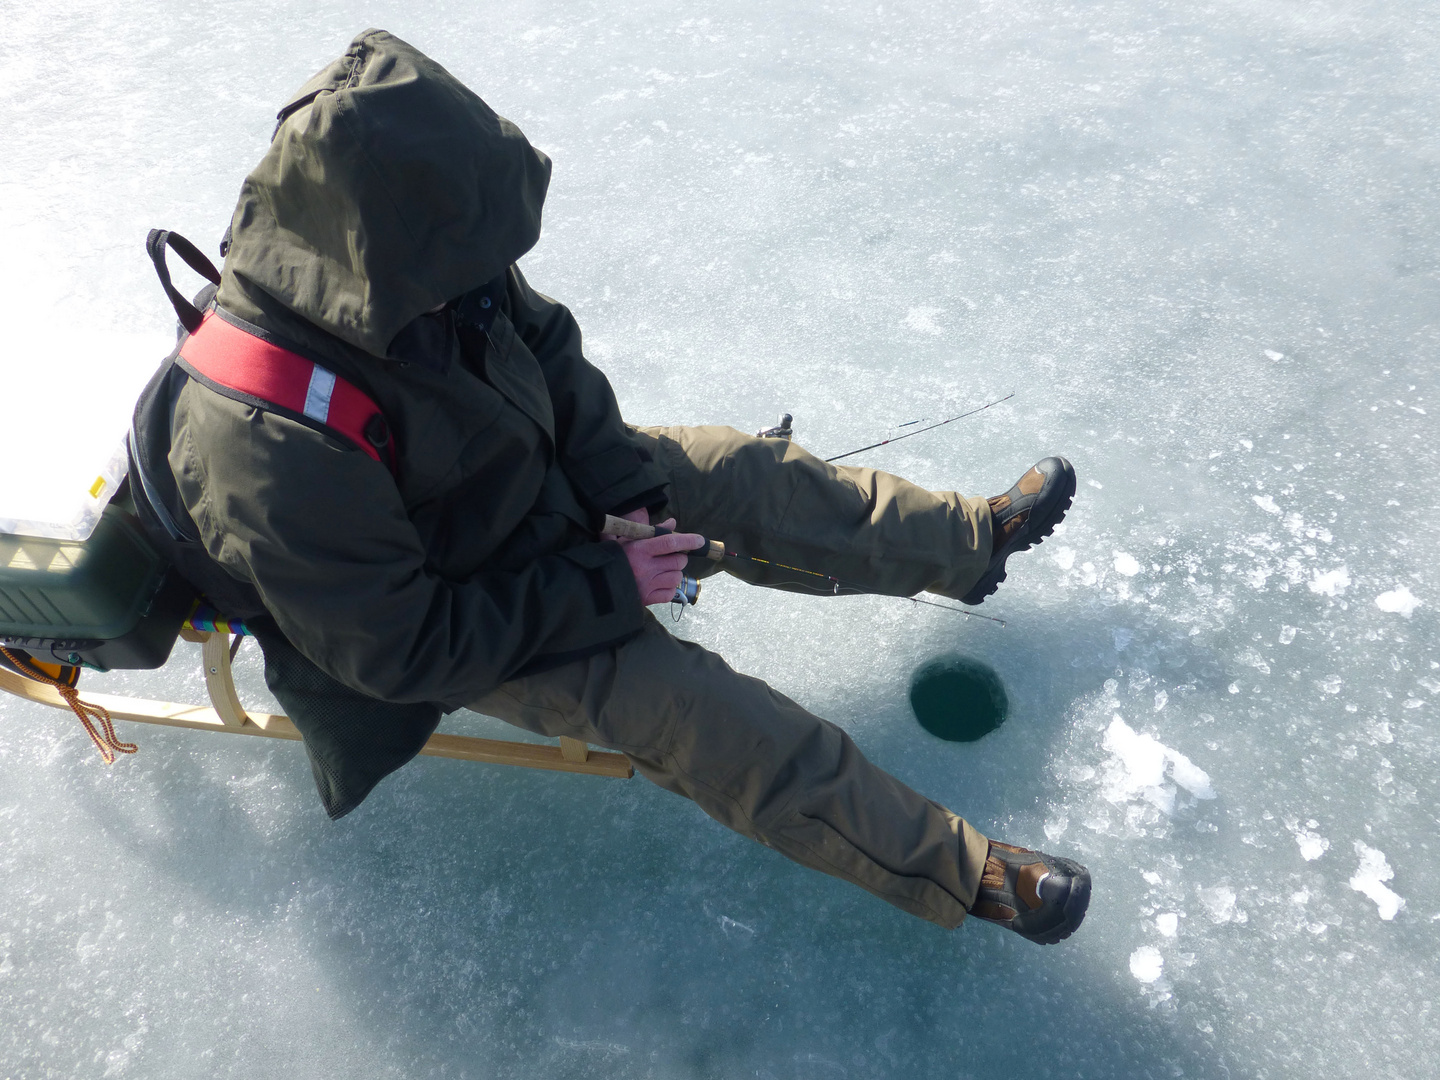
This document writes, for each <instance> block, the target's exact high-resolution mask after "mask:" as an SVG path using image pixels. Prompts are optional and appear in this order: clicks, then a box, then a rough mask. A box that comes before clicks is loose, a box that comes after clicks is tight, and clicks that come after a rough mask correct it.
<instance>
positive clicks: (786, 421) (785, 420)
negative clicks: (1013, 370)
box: [760, 390, 1015, 461]
mask: <svg viewBox="0 0 1440 1080" xmlns="http://www.w3.org/2000/svg"><path fill="white" fill-rule="evenodd" d="M1014 396H1015V392H1014V391H1013V390H1012V391H1011V392H1010V393H1008V394H1006V395H1005V396H1004V397H1002V398H996V399H995V400H994V401H992V402H990V403H989V404H988V405H981V406H980V407H979V408H978V409H971V410H970V411H969V412H963V413H960V414H958V415H956V416H952V417H950V419H948V420H941V421H940V422H939V423H938V424H931V425H929V426H928V427H922V428H920V429H918V430H916V431H907V432H906V433H905V434H904V435H896V436H894V437H892V438H889V439H881V440H880V441H879V442H876V443H871V444H870V445H869V446H862V447H860V449H858V450H847V451H845V453H843V454H836V455H835V456H834V457H827V458H826V459H825V460H826V461H840V460H841V459H842V458H847V457H854V456H855V455H856V454H863V453H864V452H865V451H866V450H874V449H875V448H876V447H880V446H889V445H890V444H891V443H897V442H899V441H900V440H901V439H909V438H911V437H913V436H915V435H923V434H925V432H927V431H934V430H935V429H936V428H939V427H944V426H945V425H946V424H953V423H954V422H955V421H956V420H964V419H965V417H967V416H974V415H975V414H976V413H982V412H984V411H985V410H986V409H990V408H994V407H995V406H996V405H999V404H1000V403H1001V402H1002V401H1009V400H1010V399H1011V398H1013V397H1014ZM790 423H791V418H790V414H789V413H786V414H785V415H784V417H782V418H781V421H780V428H784V429H785V430H786V431H787V432H789V431H790ZM918 423H920V421H919V420H911V421H910V424H918ZM910 424H901V425H900V426H901V427H909V426H910ZM780 428H766V429H765V431H763V432H761V433H760V435H761V437H762V438H766V437H769V438H782V439H788V438H789V437H790V435H789V434H783V435H782V434H781V433H780ZM772 432H773V434H770V433H772Z"/></svg>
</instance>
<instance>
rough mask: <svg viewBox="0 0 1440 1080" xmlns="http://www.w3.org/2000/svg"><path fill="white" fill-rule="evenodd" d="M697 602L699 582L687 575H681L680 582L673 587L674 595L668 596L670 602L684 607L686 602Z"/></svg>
mask: <svg viewBox="0 0 1440 1080" xmlns="http://www.w3.org/2000/svg"><path fill="white" fill-rule="evenodd" d="M699 602H700V582H698V581H696V580H695V579H694V578H693V577H690V576H689V575H682V576H681V578H680V584H679V586H677V587H676V589H675V595H674V596H672V597H671V598H670V603H672V604H679V605H680V606H681V607H684V606H685V605H686V604H698V603H699Z"/></svg>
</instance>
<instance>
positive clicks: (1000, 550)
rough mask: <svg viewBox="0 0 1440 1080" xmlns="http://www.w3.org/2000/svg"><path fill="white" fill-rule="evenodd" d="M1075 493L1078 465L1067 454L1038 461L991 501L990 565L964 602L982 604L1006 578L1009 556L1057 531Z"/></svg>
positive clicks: (962, 599)
mask: <svg viewBox="0 0 1440 1080" xmlns="http://www.w3.org/2000/svg"><path fill="white" fill-rule="evenodd" d="M1074 497H1075V469H1074V468H1073V467H1072V466H1071V464H1070V462H1068V461H1066V460H1065V459H1064V458H1063V457H1047V458H1044V459H1042V460H1040V461H1037V462H1036V463H1035V464H1034V465H1033V466H1032V467H1031V469H1030V471H1029V472H1027V473H1026V474H1025V475H1024V476H1022V477H1021V478H1020V479H1019V480H1017V481H1015V486H1014V487H1012V488H1011V489H1010V490H1009V491H1007V492H1006V493H1005V494H1004V495H996V496H995V497H994V498H992V499H990V500H988V501H989V503H990V518H991V531H992V535H993V537H994V546H993V547H992V548H991V555H990V565H989V566H988V567H986V568H985V572H984V573H983V574H981V575H980V580H979V581H977V582H976V583H975V584H974V585H973V586H972V587H971V589H970V591H969V592H967V593H966V594H965V595H964V596H962V597H961V598H960V602H961V603H962V604H979V603H981V602H983V601H984V599H985V598H986V597H987V596H989V595H990V594H991V593H993V592H994V591H995V590H996V589H997V588H999V587H1000V583H1001V582H1002V581H1004V580H1005V560H1006V559H1008V558H1009V557H1010V556H1011V555H1014V554H1015V553H1016V552H1017V551H1025V550H1026V549H1028V548H1032V547H1034V546H1035V545H1036V544H1038V543H1040V542H1041V541H1042V540H1044V539H1045V537H1047V536H1049V535H1050V534H1051V533H1052V532H1054V531H1055V526H1056V525H1059V524H1060V522H1061V521H1063V520H1064V519H1065V511H1066V510H1069V509H1070V501H1071V500H1072V499H1073V498H1074Z"/></svg>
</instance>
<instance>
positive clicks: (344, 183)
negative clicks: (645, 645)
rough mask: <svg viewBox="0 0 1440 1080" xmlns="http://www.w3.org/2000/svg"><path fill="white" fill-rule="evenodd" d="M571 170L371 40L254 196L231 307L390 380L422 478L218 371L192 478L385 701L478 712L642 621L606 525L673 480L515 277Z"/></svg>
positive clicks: (303, 93)
mask: <svg viewBox="0 0 1440 1080" xmlns="http://www.w3.org/2000/svg"><path fill="white" fill-rule="evenodd" d="M549 176H550V162H549V159H548V158H546V157H545V156H544V155H543V154H541V153H540V152H538V151H537V150H535V149H533V148H532V147H531V146H530V144H529V143H528V142H527V141H526V140H525V137H524V135H522V134H521V132H520V131H519V129H518V128H516V127H515V126H514V125H513V124H511V123H510V122H509V121H507V120H504V119H503V118H501V117H499V116H497V115H496V114H495V113H494V112H493V111H491V109H490V108H489V107H488V106H487V105H486V104H485V103H484V102H483V101H481V100H480V99H479V98H478V97H476V96H475V95H474V94H473V93H471V92H470V91H469V90H468V89H466V88H465V87H464V86H463V85H461V84H460V83H459V82H458V81H457V80H456V79H455V78H454V77H453V76H451V75H450V74H449V73H448V72H446V71H445V70H444V69H443V68H441V67H440V66H439V65H438V64H436V63H435V62H434V61H432V60H430V59H429V58H428V57H426V56H424V55H423V54H421V53H420V52H418V51H417V50H415V49H414V48H412V47H411V46H409V45H407V44H405V43H404V42H402V41H400V40H398V39H397V38H394V37H392V36H391V35H389V34H387V33H384V32H383V31H376V30H371V31H367V32H365V33H364V34H362V35H360V36H359V37H357V38H356V39H355V41H354V42H353V43H352V44H351V46H350V48H349V50H348V51H347V52H346V53H345V55H344V56H343V57H341V58H340V59H339V60H337V61H336V62H335V63H333V64H331V65H330V66H329V67H327V68H326V69H325V70H324V71H322V72H320V73H319V74H318V75H316V76H315V78H313V79H311V80H310V81H309V82H308V83H306V84H305V86H304V87H302V88H301V89H300V91H299V92H298V93H297V94H296V95H295V96H294V97H293V98H292V99H291V100H290V101H289V102H288V103H287V104H286V105H285V106H284V108H283V109H282V110H281V112H280V123H279V125H278V126H277V129H276V132H275V135H274V138H273V140H272V143H271V146H270V149H269V151H268V152H267V153H266V155H265V157H264V158H263V160H262V161H261V162H260V164H259V165H258V166H257V167H256V168H255V170H254V172H252V173H251V174H250V176H249V177H247V178H246V180H245V183H244V186H243V187H242V189H241V193H240V200H239V204H238V205H237V207H236V209H235V214H234V218H233V220H232V223H231V230H232V232H231V239H230V241H229V247H228V253H227V255H226V260H225V265H224V271H223V278H222V282H221V286H220V290H219V294H218V298H217V302H218V305H219V306H220V307H221V308H223V309H224V310H226V311H227V312H229V313H231V314H232V315H235V316H238V317H239V318H240V319H243V320H246V321H248V322H249V323H252V324H254V325H255V326H256V327H258V328H260V329H262V330H263V331H265V332H267V333H268V334H270V335H273V336H275V337H276V338H278V339H279V340H280V341H281V342H282V343H285V344H288V345H289V346H290V347H291V348H292V349H294V350H295V351H298V352H302V353H304V354H307V355H309V356H311V357H312V358H314V359H315V360H317V361H318V362H320V363H321V364H323V365H324V366H326V367H328V368H330V369H331V370H332V371H334V372H336V373H337V374H339V375H340V376H342V377H343V378H345V379H348V380H350V381H351V382H353V383H355V384H356V385H357V386H359V387H360V388H361V389H363V390H364V391H365V392H366V393H367V394H369V395H370V396H371V397H372V398H373V399H374V400H375V401H376V402H377V403H378V404H379V406H380V408H381V410H382V411H383V413H384V415H385V417H386V418H387V420H388V421H389V424H390V427H391V430H392V432H393V433H394V436H395V438H396V441H397V445H398V451H399V453H398V457H399V466H398V476H392V475H391V473H390V472H389V471H388V470H387V469H386V467H385V466H384V465H381V464H379V463H377V462H376V461H375V460H374V459H372V458H370V457H368V456H366V455H365V454H364V453H362V452H360V451H359V450H356V449H354V448H353V447H349V446H346V445H342V444H341V443H340V442H339V441H337V440H333V439H331V438H328V437H326V436H325V435H324V434H322V433H320V432H317V431H316V430H314V429H312V428H308V427H305V426H303V425H301V424H298V423H295V422H293V421H291V420H288V419H286V418H285V417H283V416H278V415H276V414H275V413H273V412H269V411H266V410H263V409H258V408H254V407H251V406H249V405H245V404H243V403H241V402H238V401H235V400H232V399H230V398H227V397H223V396H221V395H219V394H218V393H215V392H214V391H212V390H210V389H209V388H207V387H205V386H203V385H201V384H199V383H197V382H193V381H192V382H189V383H187V384H186V385H185V387H184V389H183V390H182V391H181V392H180V393H179V395H178V398H177V401H176V404H175V412H174V420H173V423H172V429H171V435H172V443H171V448H170V453H169V462H170V467H171V471H172V472H173V473H174V476H175V479H176V483H177V486H178V488H179V491H180V496H181V499H182V501H183V503H184V506H185V508H186V509H187V510H188V511H189V514H190V516H191V518H192V519H193V521H194V523H195V525H196V527H197V529H198V531H199V533H200V536H201V539H202V542H203V543H204V546H205V548H206V550H207V551H208V552H209V554H210V556H211V557H213V558H214V559H215V560H216V561H218V562H219V563H220V564H221V565H222V566H223V567H224V568H225V569H226V571H228V572H229V573H230V574H231V575H232V576H234V577H235V578H238V579H240V580H241V581H244V582H249V583H252V584H253V585H254V586H255V588H256V589H257V590H258V592H259V595H260V597H261V599H262V600H263V602H264V606H265V608H266V609H267V610H268V611H269V613H270V614H271V615H272V616H273V618H274V621H275V624H276V625H278V627H279V629H280V631H282V632H283V634H284V636H285V638H286V639H288V641H289V642H290V643H292V644H293V645H294V647H295V648H297V649H298V650H299V651H300V653H302V654H303V655H304V656H305V657H307V658H308V659H309V660H310V661H313V663H314V664H315V665H316V666H318V668H319V669H320V670H321V671H323V672H324V673H326V674H327V675H328V676H330V677H333V678H334V679H335V680H338V681H339V683H341V684H343V685H344V686H345V687H348V688H350V689H353V690H355V691H359V692H360V693H361V694H363V695H365V696H367V697H370V698H375V699H380V700H383V701H385V702H394V703H419V702H424V703H434V704H436V705H438V706H441V707H444V708H446V709H453V708H456V707H459V706H462V705H464V704H466V703H467V702H470V701H473V700H475V699H476V698H477V697H479V696H480V695H481V694H483V693H485V692H487V691H489V690H491V689H493V688H494V687H495V686H497V685H499V684H500V683H502V682H504V681H505V680H506V679H509V678H511V677H513V676H515V675H517V674H520V673H528V672H532V671H535V670H541V669H543V668H545V667H547V666H553V665H556V664H559V663H563V662H564V661H566V660H568V659H571V658H575V657H580V656H585V655H590V654H592V653H594V652H597V651H599V650H603V649H605V648H608V647H610V646H613V645H615V644H617V643H619V642H622V641H624V640H626V639H628V638H629V637H630V636H632V635H633V634H635V633H636V632H638V631H639V629H640V627H641V625H642V616H643V608H642V607H641V604H640V599H639V595H638V592H637V590H636V587H635V584H634V580H633V577H632V576H631V572H630V569H629V565H628V563H627V561H626V559H625V555H624V553H623V552H622V550H621V549H620V548H619V547H618V546H617V545H615V544H612V543H602V542H598V541H597V540H596V539H595V536H596V529H595V526H596V523H597V520H598V515H600V514H602V513H605V512H617V511H618V512H625V511H628V510H630V509H634V508H636V507H638V506H641V505H653V504H656V503H659V502H661V501H663V498H664V491H663V485H664V482H665V477H664V474H663V473H662V472H661V471H660V470H659V468H658V467H657V466H656V465H654V464H653V463H651V462H650V461H649V460H648V457H647V456H646V455H645V453H644V451H643V450H642V449H641V448H640V445H639V443H638V442H637V441H636V440H634V439H633V438H632V436H631V434H630V433H629V431H628V429H627V428H626V427H625V425H624V423H623V422H622V420H621V418H620V413H619V409H618V407H617V406H616V402H615V395H614V393H613V391H612V390H611V387H610V385H609V383H608V382H607V381H606V379H605V376H604V375H603V374H601V373H600V371H598V370H597V369H596V368H595V367H593V366H592V365H591V364H590V363H589V362H588V361H586V359H585V357H584V356H583V355H582V352H581V340H580V330H579V328H578V327H577V326H576V324H575V320H574V319H573V318H572V317H571V315H570V313H569V312H568V311H567V310H566V309H565V308H564V307H562V306H561V305H559V304H557V303H555V302H554V301H553V300H550V299H548V298H547V297H545V296H542V295H540V294H539V293H537V292H535V291H534V290H533V289H531V288H530V286H529V285H528V284H527V283H526V281H525V278H524V277H523V276H522V275H521V273H520V271H519V270H518V269H517V268H516V267H515V265H514V263H515V260H516V259H518V258H519V257H520V256H521V255H522V254H524V252H526V251H527V250H529V248H530V247H531V246H532V245H533V244H534V243H535V241H536V239H537V238H538V236H539V230H540V210H541V205H542V203H543V201H544V197H545V191H546V187H547V185H548V182H549ZM440 304H446V305H448V306H447V307H446V308H445V309H444V310H443V311H442V312H441V313H439V314H438V315H430V314H426V313H427V312H429V311H430V310H431V309H432V308H434V307H436V306H437V305H440ZM267 652H268V650H267ZM282 700H283V699H282ZM363 749H364V748H363V747H359V748H356V747H350V748H349V749H345V748H343V747H342V749H341V751H340V752H339V756H340V758H342V759H343V758H344V757H345V755H346V754H351V755H352V756H353V754H355V753H363ZM342 764H343V762H342ZM367 790H368V789H367ZM357 801H358V800H357Z"/></svg>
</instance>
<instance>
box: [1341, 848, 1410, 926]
mask: <svg viewBox="0 0 1440 1080" xmlns="http://www.w3.org/2000/svg"><path fill="white" fill-rule="evenodd" d="M1355 854H1356V855H1359V856H1360V867H1359V869H1357V870H1356V871H1355V876H1354V877H1352V878H1351V879H1350V888H1352V889H1354V890H1355V891H1356V892H1358V893H1364V894H1365V895H1366V896H1368V897H1369V898H1370V899H1371V900H1374V901H1375V906H1376V907H1377V908H1379V910H1380V918H1382V919H1384V920H1385V921H1386V922H1389V921H1390V920H1391V919H1393V918H1395V916H1396V915H1397V914H1399V912H1400V909H1401V908H1403V907H1404V906H1405V898H1404V897H1402V896H1399V895H1397V894H1396V892H1395V891H1394V890H1393V889H1391V888H1390V887H1389V886H1388V885H1386V884H1385V882H1387V881H1390V880H1392V879H1393V878H1394V877H1395V871H1394V870H1392V869H1391V868H1390V863H1389V862H1388V861H1387V860H1386V858H1385V853H1384V852H1383V851H1378V850H1376V849H1375V848H1372V847H1371V846H1370V845H1369V844H1367V843H1365V842H1364V841H1363V840H1356V841H1355Z"/></svg>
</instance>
